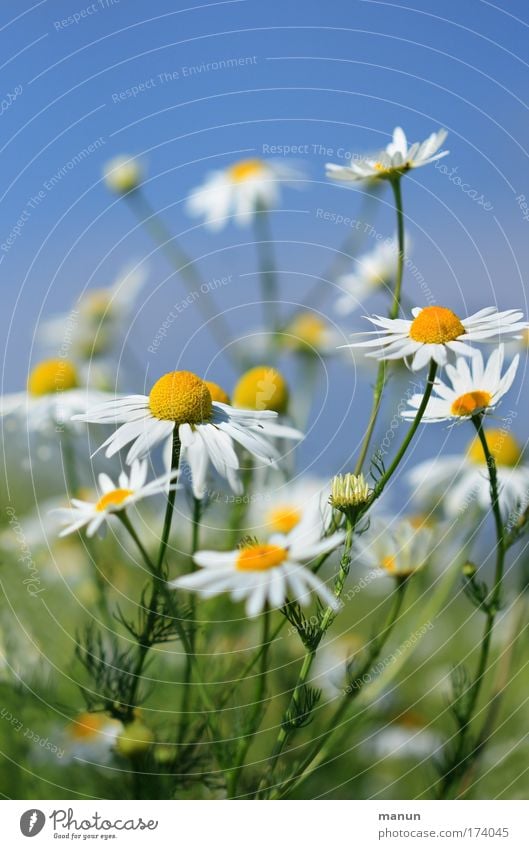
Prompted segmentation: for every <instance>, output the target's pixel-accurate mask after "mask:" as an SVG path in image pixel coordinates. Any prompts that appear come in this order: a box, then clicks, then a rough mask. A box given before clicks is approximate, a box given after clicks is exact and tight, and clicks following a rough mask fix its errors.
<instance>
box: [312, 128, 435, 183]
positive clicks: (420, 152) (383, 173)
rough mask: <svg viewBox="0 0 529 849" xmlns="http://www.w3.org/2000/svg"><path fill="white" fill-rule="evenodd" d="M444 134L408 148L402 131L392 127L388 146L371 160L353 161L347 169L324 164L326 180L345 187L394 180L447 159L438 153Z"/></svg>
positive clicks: (358, 158) (343, 166) (361, 157)
mask: <svg viewBox="0 0 529 849" xmlns="http://www.w3.org/2000/svg"><path fill="white" fill-rule="evenodd" d="M447 135H448V134H447V132H446V130H438V131H437V132H436V133H432V134H431V135H430V136H429V137H428V138H427V139H426V140H425V141H423V142H415V143H414V144H412V145H408V141H407V139H406V134H405V133H404V130H403V129H402V128H401V127H395V129H394V130H393V138H392V140H391V142H390V143H389V144H388V145H387V146H386V147H385V149H384V150H381V151H380V152H379V153H376V154H375V155H373V156H356V157H352V158H351V160H350V161H349V162H348V164H347V165H336V164H334V163H332V162H329V163H328V164H327V176H328V177H330V178H331V179H333V180H340V181H342V182H345V183H351V182H358V181H359V180H360V181H361V180H395V179H398V178H399V177H401V176H402V175H403V174H405V173H406V172H407V171H410V170H411V169H412V168H421V167H422V166H423V165H428V164H429V163H430V162H435V161H436V160H437V159H442V157H443V156H447V155H448V153H449V151H448V150H443V151H440V152H439V148H440V147H441V145H442V144H443V143H444V141H445V139H446V136H447Z"/></svg>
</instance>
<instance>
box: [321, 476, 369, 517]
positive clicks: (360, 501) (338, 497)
mask: <svg viewBox="0 0 529 849" xmlns="http://www.w3.org/2000/svg"><path fill="white" fill-rule="evenodd" d="M370 496H371V490H370V488H369V484H368V482H367V481H366V479H365V477H364V475H363V474H362V473H360V474H359V475H353V474H351V473H350V472H348V473H347V474H345V475H336V476H335V477H334V478H333V479H332V484H331V496H330V498H329V504H330V505H331V506H332V507H334V509H335V510H339V511H340V513H344V514H345V515H346V516H349V517H350V518H352V517H353V516H355V515H356V514H357V513H358V511H359V509H360V508H361V507H364V506H365V505H366V504H367V503H368V501H369V498H370Z"/></svg>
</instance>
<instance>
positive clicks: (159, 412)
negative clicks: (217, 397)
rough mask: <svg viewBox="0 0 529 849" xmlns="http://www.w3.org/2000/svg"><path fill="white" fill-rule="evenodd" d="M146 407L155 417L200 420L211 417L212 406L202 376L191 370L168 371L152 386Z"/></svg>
mask: <svg viewBox="0 0 529 849" xmlns="http://www.w3.org/2000/svg"><path fill="white" fill-rule="evenodd" d="M149 409H150V411H151V413H152V414H153V416H155V417H156V418H157V419H164V420H167V421H172V422H176V424H184V423H188V424H199V423H200V422H203V421H207V420H208V419H210V418H211V413H212V410H213V407H212V404H211V393H210V391H209V389H208V387H207V384H206V383H204V381H203V380H201V379H200V378H199V377H197V376H196V374H193V373H192V372H190V371H171V372H169V374H164V376H163V377H161V378H160V379H159V380H157V381H156V383H155V384H154V386H153V388H152V389H151V392H150V395H149Z"/></svg>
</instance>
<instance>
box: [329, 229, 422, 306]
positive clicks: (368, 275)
mask: <svg viewBox="0 0 529 849" xmlns="http://www.w3.org/2000/svg"><path fill="white" fill-rule="evenodd" d="M407 252H409V246H408V247H407ZM398 256H399V248H398V243H397V240H396V239H386V240H385V241H384V242H380V243H379V244H377V246H376V247H375V248H374V250H372V251H369V252H368V253H365V254H363V255H362V256H360V257H358V259H357V260H356V270H355V271H354V272H353V273H352V274H344V275H343V276H342V277H340V278H339V279H338V285H339V287H340V288H341V289H342V291H343V294H341V295H340V297H339V298H338V300H337V301H336V303H335V309H336V312H337V313H339V315H349V313H352V312H353V311H354V310H355V309H358V307H359V306H360V304H361V303H362V301H364V300H365V299H366V298H368V297H369V296H370V295H373V294H374V293H375V292H378V291H381V290H383V289H386V288H388V287H389V285H390V284H391V282H392V281H393V280H394V278H395V274H396V272H397V261H398Z"/></svg>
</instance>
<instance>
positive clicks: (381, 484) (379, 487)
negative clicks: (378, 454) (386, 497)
mask: <svg viewBox="0 0 529 849" xmlns="http://www.w3.org/2000/svg"><path fill="white" fill-rule="evenodd" d="M436 374H437V363H436V362H435V361H434V360H430V368H429V370H428V377H427V379H426V388H425V390H424V395H423V396H422V401H421V403H420V405H419V409H418V410H417V413H416V414H415V418H414V420H413V422H412V424H411V427H410V429H409V430H408V433H407V434H406V436H405V438H404V439H403V441H402V443H401V446H400V448H399V450H398V451H397V453H396V455H395V457H394V459H393V462H392V463H391V465H390V466H389V468H388V469H387V470H386V471H385V472H384V474H383V475H382V477H381V478H379V480H378V481H377V483H376V485H375V488H374V490H373V493H372V495H371V498H370V500H369V504H368V506H369V507H370V506H371V504H372V503H373V501H376V499H377V498H379V497H380V496H381V495H382V492H383V490H384V488H385V487H386V484H387V483H388V481H389V479H390V478H391V477H392V476H393V474H394V473H395V471H396V470H397V467H398V466H399V464H400V462H401V460H402V458H403V457H404V455H405V453H406V451H407V450H408V448H409V445H410V442H411V441H412V439H413V437H414V436H415V433H416V431H417V428H418V427H419V425H420V423H421V420H422V417H423V415H424V411H425V410H426V407H427V405H428V401H429V400H430V396H431V394H432V390H433V387H434V382H435V375H436ZM364 512H365V511H364Z"/></svg>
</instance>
